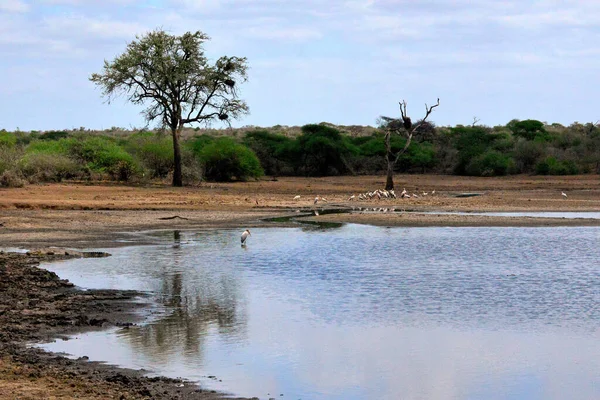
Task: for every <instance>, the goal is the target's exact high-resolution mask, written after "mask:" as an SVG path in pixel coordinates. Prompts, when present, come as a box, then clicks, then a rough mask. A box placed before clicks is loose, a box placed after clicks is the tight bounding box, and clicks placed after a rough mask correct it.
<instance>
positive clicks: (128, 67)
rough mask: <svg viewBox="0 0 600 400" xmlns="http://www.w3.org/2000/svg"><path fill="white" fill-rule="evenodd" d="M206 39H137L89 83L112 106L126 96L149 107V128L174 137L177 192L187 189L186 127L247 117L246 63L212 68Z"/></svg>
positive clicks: (231, 61)
mask: <svg viewBox="0 0 600 400" xmlns="http://www.w3.org/2000/svg"><path fill="white" fill-rule="evenodd" d="M207 40H209V37H208V36H206V35H205V34H204V33H202V32H200V31H198V32H194V33H192V32H187V33H185V34H183V35H181V36H175V35H170V34H168V33H166V32H165V31H163V30H155V31H152V32H149V33H147V34H144V35H141V36H137V37H136V39H135V40H134V41H132V42H131V43H129V44H128V45H127V48H126V49H125V52H123V54H121V55H119V56H117V57H116V58H115V59H114V60H113V61H110V62H109V61H106V60H105V61H104V68H103V70H102V72H101V73H96V74H92V76H91V77H90V80H91V81H92V82H94V83H95V84H96V85H97V86H99V87H101V88H102V90H103V95H104V96H106V97H108V100H109V102H110V100H111V99H112V98H113V97H115V96H118V95H126V96H127V99H128V100H129V101H130V102H131V103H133V104H140V105H145V106H146V108H145V109H144V111H143V114H144V116H145V118H146V120H147V121H148V122H151V121H158V122H160V123H161V125H162V126H163V127H165V128H168V129H170V130H171V134H172V135H173V153H174V157H173V158H174V160H173V161H174V171H173V186H182V185H183V180H182V176H181V150H180V146H179V140H180V136H181V130H182V128H183V127H184V126H185V125H186V124H193V123H203V124H210V123H211V122H213V121H223V122H226V123H229V121H230V120H231V119H235V118H238V117H240V116H242V115H244V114H247V113H248V106H247V105H246V103H245V102H244V101H243V100H240V99H239V98H238V93H237V87H238V85H239V83H241V82H245V81H246V80H247V74H246V71H247V68H248V67H247V61H246V58H243V57H228V56H223V57H220V58H219V59H218V60H216V62H214V63H211V62H209V60H208V58H207V57H206V56H205V54H204V43H205V42H206V41H207Z"/></svg>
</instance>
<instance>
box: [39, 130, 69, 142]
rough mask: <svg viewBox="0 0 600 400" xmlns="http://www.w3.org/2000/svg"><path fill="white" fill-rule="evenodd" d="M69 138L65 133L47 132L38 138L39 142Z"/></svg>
mask: <svg viewBox="0 0 600 400" xmlns="http://www.w3.org/2000/svg"><path fill="white" fill-rule="evenodd" d="M68 136H69V133H68V132H66V131H48V132H44V133H43V134H42V135H41V136H40V137H39V138H40V139H41V140H59V139H64V138H66V137H68Z"/></svg>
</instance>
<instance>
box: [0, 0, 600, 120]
mask: <svg viewBox="0 0 600 400" xmlns="http://www.w3.org/2000/svg"><path fill="white" fill-rule="evenodd" d="M599 21H600V2H599V1H596V0H592V1H590V0H578V1H575V0H573V1H572V0H562V1H559V0H546V1H541V0H540V1H528V0H506V1H500V0H498V1H495V0H494V1H492V0H103V1H99V0H98V1H96V0H93V1H92V0H35V1H34V0H0V129H2V128H4V129H7V130H16V129H17V128H18V129H20V130H23V131H30V130H51V129H74V128H79V127H85V128H89V129H108V128H111V127H122V128H127V129H129V128H140V127H143V126H145V122H144V119H143V117H142V115H141V114H140V112H141V111H142V107H140V106H133V105H131V104H128V103H127V102H126V100H125V98H122V99H118V100H116V101H113V102H111V104H107V103H106V101H105V100H106V99H104V98H103V97H102V95H101V90H100V89H99V88H97V87H95V86H94V84H93V83H91V82H90V81H89V79H88V78H89V76H90V75H91V74H92V73H94V72H101V71H102V66H103V63H104V60H112V59H114V58H115V57H116V56H117V55H119V54H120V53H122V52H123V51H124V50H125V47H126V45H127V43H128V42H130V41H132V40H134V39H135V37H136V35H143V34H144V33H145V32H148V31H151V30H154V29H157V28H159V29H164V30H166V31H168V32H169V33H171V34H178V35H179V34H182V33H184V32H187V31H198V30H200V31H202V32H204V33H206V34H207V35H209V36H210V37H211V40H210V41H208V42H207V43H206V44H205V50H206V54H207V55H208V56H209V57H210V59H211V60H216V59H217V58H218V57H220V56H222V55H228V56H239V57H247V59H248V64H249V72H248V74H249V76H248V82H247V83H245V84H244V85H243V86H241V87H240V96H241V98H243V99H244V100H246V102H247V103H248V106H249V107H250V114H249V115H247V116H245V117H243V118H242V119H240V120H238V121H235V122H234V123H233V126H247V125H254V126H273V125H290V126H291V125H303V124H307V123H319V122H323V121H327V122H331V123H334V124H339V125H375V124H376V120H377V118H378V117H379V116H380V115H387V116H399V110H398V102H399V101H401V100H406V102H407V104H408V114H409V115H410V116H411V117H412V118H413V119H418V118H420V117H422V116H423V115H424V111H425V104H429V105H431V104H434V103H435V102H436V99H437V98H438V97H439V98H440V106H439V107H438V108H436V109H435V111H434V112H433V114H432V115H431V116H430V117H429V119H430V120H431V121H433V122H435V123H436V124H437V125H456V124H471V123H472V122H473V119H474V118H477V120H478V121H479V122H478V123H480V124H484V125H490V126H493V125H501V124H502V125H503V124H506V123H507V122H508V121H510V120H511V119H513V118H517V119H529V118H532V119H538V120H541V121H545V122H548V123H553V122H557V123H561V124H564V125H569V124H571V123H573V122H576V121H578V122H581V123H585V122H596V121H598V120H600V110H599V108H598V89H599V88H600V74H599V73H598V70H599V67H600V46H598V43H600V22H599ZM213 127H215V128H218V127H221V125H219V124H215V125H213Z"/></svg>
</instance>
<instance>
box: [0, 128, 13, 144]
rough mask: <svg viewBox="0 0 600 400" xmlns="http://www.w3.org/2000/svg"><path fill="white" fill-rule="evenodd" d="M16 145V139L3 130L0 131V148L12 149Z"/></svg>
mask: <svg viewBox="0 0 600 400" xmlns="http://www.w3.org/2000/svg"><path fill="white" fill-rule="evenodd" d="M15 144H17V137H16V136H15V135H14V134H12V133H10V132H6V131H5V130H1V131H0V147H13V146H14V145H15Z"/></svg>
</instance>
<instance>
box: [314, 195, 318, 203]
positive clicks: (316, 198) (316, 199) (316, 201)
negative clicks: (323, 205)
mask: <svg viewBox="0 0 600 400" xmlns="http://www.w3.org/2000/svg"><path fill="white" fill-rule="evenodd" d="M318 202H319V196H317V197H315V203H314V204H317V203H318Z"/></svg>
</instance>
